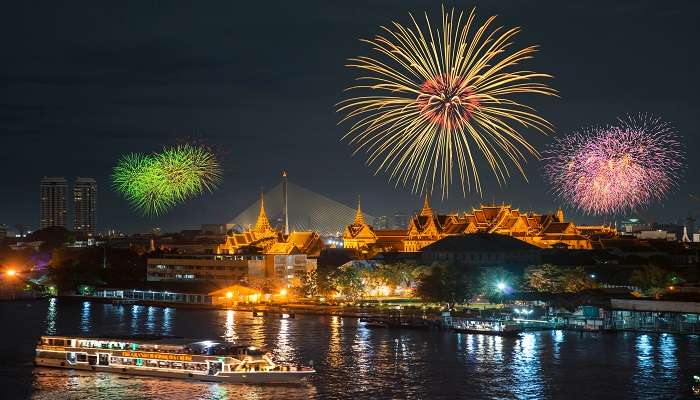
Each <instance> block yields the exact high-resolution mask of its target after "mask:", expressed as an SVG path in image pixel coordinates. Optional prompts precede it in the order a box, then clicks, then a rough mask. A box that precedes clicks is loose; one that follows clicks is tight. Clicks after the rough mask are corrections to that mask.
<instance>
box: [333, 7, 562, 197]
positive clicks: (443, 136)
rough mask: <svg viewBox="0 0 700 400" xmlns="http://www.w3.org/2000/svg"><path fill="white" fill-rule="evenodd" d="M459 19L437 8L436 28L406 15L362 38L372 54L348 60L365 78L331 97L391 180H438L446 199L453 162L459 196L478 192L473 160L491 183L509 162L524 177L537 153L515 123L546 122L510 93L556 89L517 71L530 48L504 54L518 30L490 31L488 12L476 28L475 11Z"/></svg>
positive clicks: (422, 188)
mask: <svg viewBox="0 0 700 400" xmlns="http://www.w3.org/2000/svg"><path fill="white" fill-rule="evenodd" d="M464 17H465V15H464V13H462V12H459V13H457V12H455V10H454V9H453V10H452V11H449V12H447V11H445V9H444V8H443V10H442V27H441V29H436V30H435V32H433V29H432V28H431V26H430V20H429V18H428V16H427V15H426V16H425V24H426V27H425V29H424V28H422V27H421V26H420V25H419V24H418V22H417V21H416V19H415V18H414V17H413V15H411V20H412V22H413V24H412V26H411V27H405V26H403V25H401V24H399V23H397V22H394V23H393V24H392V25H391V27H382V29H383V31H384V32H383V34H380V35H377V36H376V37H375V38H374V39H371V40H363V41H364V42H366V43H368V44H369V45H371V46H372V48H373V50H374V51H376V52H377V53H379V55H380V57H378V58H373V57H366V56H361V57H357V58H353V59H350V63H349V64H348V66H349V67H352V68H357V69H360V70H362V71H364V72H365V73H366V75H364V76H361V77H359V78H358V81H360V82H361V83H360V84H358V85H355V86H352V87H350V88H348V90H352V91H356V90H361V91H364V92H365V93H363V95H361V96H358V97H352V98H349V99H347V100H343V101H341V102H340V103H339V104H338V109H339V111H341V112H345V113H346V115H345V117H344V118H343V119H342V121H341V122H344V121H352V126H351V127H350V129H349V131H348V132H347V133H346V134H345V136H344V139H346V138H347V139H348V140H349V142H350V143H351V144H353V145H355V146H356V149H355V153H357V152H358V151H361V150H362V151H365V152H366V153H367V155H368V157H367V164H368V165H372V166H375V167H376V172H377V173H378V172H380V171H385V172H387V173H388V174H389V179H390V180H391V181H395V183H396V185H398V184H399V183H401V184H403V185H404V186H406V185H407V184H408V182H409V180H410V181H411V188H412V191H413V192H426V191H427V192H432V191H433V190H434V188H435V186H436V182H437V184H439V185H440V187H441V190H442V196H443V197H448V195H449V187H450V185H451V183H452V180H453V169H454V168H455V166H456V169H457V170H458V171H459V180H460V182H461V184H462V185H461V186H462V193H463V195H465V196H466V194H467V192H469V191H471V189H472V186H473V187H474V189H475V190H476V191H477V192H479V194H481V192H482V188H481V180H480V177H479V171H478V168H477V165H478V164H479V163H480V160H479V159H480V158H483V159H485V160H486V161H487V162H488V164H489V167H490V169H491V170H492V171H493V173H494V175H495V176H496V180H497V181H498V184H499V185H501V184H503V183H504V182H505V181H506V179H507V178H508V177H510V175H511V169H510V168H509V167H511V166H512V167H515V169H516V170H517V171H519V172H520V174H522V176H523V177H525V173H524V171H523V164H524V163H525V162H526V161H527V159H526V157H525V154H526V153H530V154H532V155H534V156H535V157H539V154H538V153H537V150H535V148H534V147H533V146H532V145H530V144H529V143H528V141H527V140H526V139H525V137H524V136H523V135H522V134H521V133H520V132H519V131H518V130H517V129H516V127H518V128H534V129H536V130H538V131H540V132H542V133H546V132H547V131H550V130H551V128H552V127H551V125H550V124H549V122H547V121H546V120H545V119H544V118H542V117H540V116H538V115H537V114H536V112H535V111H534V109H533V108H531V107H529V106H527V105H525V104H523V103H520V102H519V101H517V100H515V99H514V98H513V95H520V94H530V93H535V94H543V95H555V94H556V91H555V90H554V89H552V88H550V87H549V86H547V85H546V84H544V83H540V82H538V81H539V80H540V79H542V78H549V77H550V76H549V75H547V74H541V73H537V72H532V71H526V70H518V69H517V68H516V66H517V65H518V64H519V63H520V62H521V61H523V60H526V59H528V58H531V57H532V55H533V54H534V53H535V52H536V51H537V46H529V47H525V48H523V49H520V50H517V51H511V47H512V42H511V40H512V39H513V37H514V36H515V35H516V34H517V33H518V32H519V31H520V28H508V29H506V28H503V27H498V28H492V24H493V21H494V20H495V18H496V17H494V16H492V17H489V18H488V19H487V20H486V22H485V23H484V24H483V25H481V26H480V27H478V28H474V27H475V26H476V25H475V23H474V18H475V14H474V10H472V11H471V12H470V13H469V15H468V16H467V17H466V18H464ZM368 92H369V93H368ZM479 154H480V155H481V157H479ZM526 179H527V178H526Z"/></svg>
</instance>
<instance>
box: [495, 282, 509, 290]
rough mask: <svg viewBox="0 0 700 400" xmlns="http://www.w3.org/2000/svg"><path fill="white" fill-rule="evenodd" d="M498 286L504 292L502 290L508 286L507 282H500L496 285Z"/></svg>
mask: <svg viewBox="0 0 700 400" xmlns="http://www.w3.org/2000/svg"><path fill="white" fill-rule="evenodd" d="M496 287H497V288H498V290H500V291H501V292H502V291H504V290H506V287H507V286H506V284H505V283H503V282H498V284H497V285H496Z"/></svg>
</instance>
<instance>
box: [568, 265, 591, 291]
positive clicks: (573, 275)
mask: <svg viewBox="0 0 700 400" xmlns="http://www.w3.org/2000/svg"><path fill="white" fill-rule="evenodd" d="M561 271H562V272H561V278H560V279H561V286H562V291H563V292H566V293H577V292H580V291H582V290H585V289H593V288H595V286H596V284H595V282H594V281H593V280H592V279H590V278H589V277H588V275H587V274H586V271H585V270H584V269H583V267H575V268H565V269H562V270H561Z"/></svg>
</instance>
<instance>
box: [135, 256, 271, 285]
mask: <svg viewBox="0 0 700 400" xmlns="http://www.w3.org/2000/svg"><path fill="white" fill-rule="evenodd" d="M265 264H266V263H265V256H263V255H187V256H183V255H178V256H168V257H162V258H149V259H148V262H147V267H146V268H147V270H146V280H148V281H171V282H178V281H179V282H183V281H184V282H187V281H189V282H193V281H217V282H221V283H226V284H234V283H240V282H247V281H248V280H249V279H250V278H251V277H265V270H266V265H265Z"/></svg>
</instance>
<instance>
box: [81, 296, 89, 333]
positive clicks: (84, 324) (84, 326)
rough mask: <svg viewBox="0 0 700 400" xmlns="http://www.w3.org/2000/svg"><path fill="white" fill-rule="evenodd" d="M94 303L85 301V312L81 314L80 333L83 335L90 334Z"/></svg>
mask: <svg viewBox="0 0 700 400" xmlns="http://www.w3.org/2000/svg"><path fill="white" fill-rule="evenodd" d="M91 304H92V303H90V302H89V301H84V302H83V311H82V313H81V314H80V331H81V332H83V333H88V332H90V328H91V325H90V316H91V315H92V314H91V313H90V306H91Z"/></svg>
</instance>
